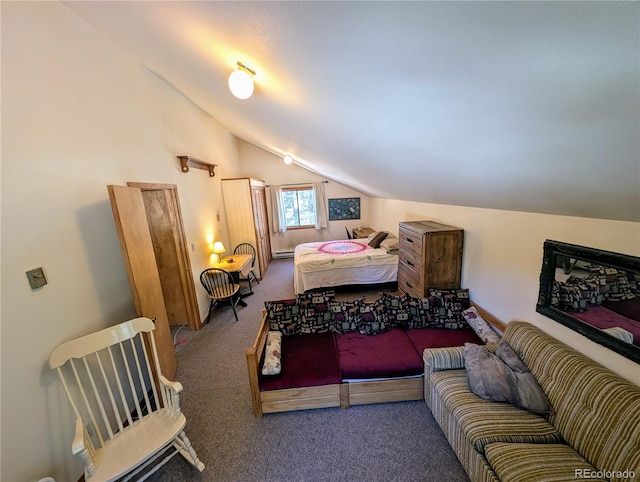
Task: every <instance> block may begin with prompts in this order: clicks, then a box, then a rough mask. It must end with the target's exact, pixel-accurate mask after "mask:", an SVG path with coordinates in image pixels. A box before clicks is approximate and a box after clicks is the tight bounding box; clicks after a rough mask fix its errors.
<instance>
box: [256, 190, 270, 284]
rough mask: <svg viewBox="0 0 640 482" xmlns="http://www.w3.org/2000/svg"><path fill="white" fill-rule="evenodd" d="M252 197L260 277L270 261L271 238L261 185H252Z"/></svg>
mask: <svg viewBox="0 0 640 482" xmlns="http://www.w3.org/2000/svg"><path fill="white" fill-rule="evenodd" d="M251 192H252V197H253V218H254V223H255V226H256V238H257V244H258V246H256V249H257V250H258V263H259V268H260V277H261V278H262V277H263V276H264V273H265V271H266V270H267V266H269V263H271V259H272V256H271V238H269V219H268V218H267V197H266V193H265V189H264V188H263V187H254V188H252V190H251Z"/></svg>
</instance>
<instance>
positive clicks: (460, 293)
mask: <svg viewBox="0 0 640 482" xmlns="http://www.w3.org/2000/svg"><path fill="white" fill-rule="evenodd" d="M429 301H430V302H431V308H432V310H433V317H434V322H435V323H436V325H439V326H440V328H449V329H453V330H459V329H465V328H467V329H470V328H471V327H470V326H469V323H467V320H465V319H464V317H463V316H462V312H463V311H464V310H466V309H468V308H469V307H470V306H471V302H470V300H469V290H468V289H466V288H464V289H452V290H437V289H433V288H432V289H430V290H429Z"/></svg>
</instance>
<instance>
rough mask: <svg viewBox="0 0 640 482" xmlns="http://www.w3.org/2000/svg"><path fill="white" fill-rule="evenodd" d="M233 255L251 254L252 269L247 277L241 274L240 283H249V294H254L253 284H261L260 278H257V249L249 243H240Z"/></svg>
mask: <svg viewBox="0 0 640 482" xmlns="http://www.w3.org/2000/svg"><path fill="white" fill-rule="evenodd" d="M233 254H249V255H251V269H250V270H249V272H248V273H247V276H242V273H241V274H240V281H246V282H247V283H249V292H251V293H253V288H252V287H251V282H252V281H255V282H256V283H258V284H260V281H259V280H258V277H257V276H256V272H255V271H254V270H255V267H256V248H254V247H253V245H252V244H249V243H240V244H239V245H238V246H236V247H235V248H234V250H233Z"/></svg>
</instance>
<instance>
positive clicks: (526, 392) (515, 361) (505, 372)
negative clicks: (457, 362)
mask: <svg viewBox="0 0 640 482" xmlns="http://www.w3.org/2000/svg"><path fill="white" fill-rule="evenodd" d="M464 364H465V368H466V370H467V384H468V386H469V389H470V390H471V391H472V392H473V393H474V394H476V395H478V396H479V397H481V398H484V399H485V400H491V401H494V402H509V403H511V404H513V405H515V406H516V407H519V408H524V409H525V410H531V411H532V412H535V413H547V412H549V411H550V410H551V406H550V405H549V400H548V399H547V396H546V395H545V394H544V392H543V391H542V388H540V385H539V384H538V382H537V381H536V379H535V378H534V377H533V375H532V374H531V372H530V371H529V370H528V369H527V367H526V366H525V365H524V364H523V363H522V361H521V360H520V359H519V358H518V355H516V354H515V352H514V351H513V350H512V349H511V347H509V345H508V344H507V343H505V342H504V341H501V342H500V343H499V344H498V348H497V351H496V354H495V355H494V354H492V353H489V351H488V350H487V348H486V347H484V346H480V345H476V344H473V343H465V345H464Z"/></svg>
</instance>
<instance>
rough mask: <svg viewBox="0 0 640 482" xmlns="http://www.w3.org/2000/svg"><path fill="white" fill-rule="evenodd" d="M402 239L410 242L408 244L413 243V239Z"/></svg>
mask: <svg viewBox="0 0 640 482" xmlns="http://www.w3.org/2000/svg"><path fill="white" fill-rule="evenodd" d="M404 239H406V240H407V241H408V242H410V243H413V239H411V238H407V237H405V238H404Z"/></svg>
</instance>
